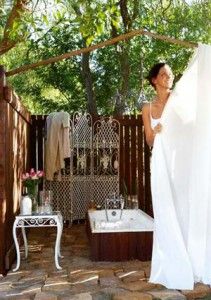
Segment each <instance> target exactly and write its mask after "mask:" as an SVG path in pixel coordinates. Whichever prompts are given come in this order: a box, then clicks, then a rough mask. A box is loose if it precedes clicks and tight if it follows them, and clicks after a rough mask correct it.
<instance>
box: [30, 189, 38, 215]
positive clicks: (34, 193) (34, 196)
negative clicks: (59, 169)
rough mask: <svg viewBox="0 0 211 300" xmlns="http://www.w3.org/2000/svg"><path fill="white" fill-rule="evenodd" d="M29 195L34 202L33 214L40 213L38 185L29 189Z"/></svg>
mask: <svg viewBox="0 0 211 300" xmlns="http://www.w3.org/2000/svg"><path fill="white" fill-rule="evenodd" d="M28 195H29V197H30V198H31V200H32V214H33V213H38V185H37V184H36V185H34V186H30V187H28Z"/></svg>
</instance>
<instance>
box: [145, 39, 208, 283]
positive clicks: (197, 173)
mask: <svg viewBox="0 0 211 300" xmlns="http://www.w3.org/2000/svg"><path fill="white" fill-rule="evenodd" d="M161 124H162V126H163V127H162V132H161V133H160V134H157V135H156V137H155V141H154V147H153V151H152V162H151V188H152V198H153V209H154V221H155V222H154V226H155V229H154V236H153V240H154V241H153V255H152V267H151V275H150V281H151V282H154V283H160V284H163V285H164V286H166V287H167V288H171V289H193V287H194V282H203V283H205V284H211V46H208V45H202V44H200V45H199V47H198V48H197V49H196V50H195V52H194V55H193V57H192V59H191V61H190V63H189V65H188V67H187V69H186V71H185V72H184V74H183V76H182V77H181V79H180V80H179V82H178V83H177V84H176V87H175V89H174V90H173V92H172V94H171V96H170V98H169V100H168V102H167V104H166V107H165V108H164V111H163V114H162V117H161Z"/></svg>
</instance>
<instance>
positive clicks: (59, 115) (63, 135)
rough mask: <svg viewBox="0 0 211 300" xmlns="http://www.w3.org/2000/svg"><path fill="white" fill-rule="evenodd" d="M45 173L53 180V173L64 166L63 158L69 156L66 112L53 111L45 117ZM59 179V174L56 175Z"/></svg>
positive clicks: (68, 118)
mask: <svg viewBox="0 0 211 300" xmlns="http://www.w3.org/2000/svg"><path fill="white" fill-rule="evenodd" d="M46 131H47V132H46V143H45V173H46V179H47V180H53V178H54V173H55V172H59V174H60V170H61V169H63V168H64V167H65V165H64V159H65V158H68V157H70V155H71V153H70V151H71V149H70V116H69V114H68V113H67V112H54V113H51V114H49V116H48V117H47V119H46ZM58 179H60V176H59V177H58Z"/></svg>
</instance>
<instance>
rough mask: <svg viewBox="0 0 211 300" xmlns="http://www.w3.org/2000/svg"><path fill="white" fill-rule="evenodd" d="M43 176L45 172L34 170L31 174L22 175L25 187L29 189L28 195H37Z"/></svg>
mask: <svg viewBox="0 0 211 300" xmlns="http://www.w3.org/2000/svg"><path fill="white" fill-rule="evenodd" d="M43 176H44V172H43V171H39V170H38V171H35V170H34V169H33V168H32V169H31V170H30V171H29V172H26V173H24V174H22V181H23V185H24V186H25V187H27V191H28V194H30V195H33V196H35V195H36V193H37V187H38V184H39V182H40V181H41V178H42V177H43Z"/></svg>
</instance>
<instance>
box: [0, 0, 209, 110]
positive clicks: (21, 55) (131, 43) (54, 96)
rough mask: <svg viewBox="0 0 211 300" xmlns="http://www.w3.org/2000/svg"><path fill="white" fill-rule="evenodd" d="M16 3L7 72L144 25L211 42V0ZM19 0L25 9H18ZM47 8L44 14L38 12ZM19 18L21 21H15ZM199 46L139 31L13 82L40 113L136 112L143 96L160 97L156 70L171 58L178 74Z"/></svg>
mask: <svg viewBox="0 0 211 300" xmlns="http://www.w3.org/2000/svg"><path fill="white" fill-rule="evenodd" d="M8 3H9V2H7V1H4V8H5V9H4V11H3V10H1V12H0V17H2V18H0V30H1V31H0V34H1V36H0V51H1V49H3V48H2V45H3V44H4V43H5V39H6V38H9V41H10V42H9V44H10V47H9V48H8V49H7V50H4V52H0V53H1V54H2V56H1V58H0V63H1V64H3V65H5V66H6V68H7V70H10V69H14V68H16V67H18V66H20V65H24V64H28V63H31V62H36V61H39V60H43V59H46V58H50V57H52V56H56V55H60V54H63V53H67V52H70V51H72V50H75V49H79V48H82V47H84V46H86V45H91V44H93V43H98V42H101V41H104V40H106V39H109V38H112V37H115V36H117V35H119V34H122V33H126V32H129V31H131V30H134V29H140V28H144V29H146V30H148V31H151V32H155V33H158V34H163V35H166V36H170V37H174V38H177V39H181V40H187V41H193V42H197V43H198V42H201V43H211V25H210V24H211V2H210V1H209V0H207V1H193V2H192V4H187V3H186V2H185V1H181V0H174V1H173V0H161V1H154V0H151V1H147V0H139V1H138V0H118V1H117V0H108V1H104V0H92V1H90V0H78V1H75V0H63V1H58V0H57V1H55V2H54V1H53V0H46V2H44V0H43V1H41V0H40V1H37V2H36V5H34V2H33V1H32V2H31V1H23V0H22V1H19V0H17V1H14V2H13V1H10V4H11V5H10V9H9V6H8ZM18 3H19V4H20V3H21V4H22V10H20V9H19V10H16V14H14V15H13V14H12V11H14V8H15V7H16V5H17V4H18ZM6 4H7V5H6ZM12 5H13V6H12ZM50 5H51V9H50V10H49V7H50ZM40 7H41V8H43V9H42V13H41V15H40V14H38V13H37V11H39V8H40ZM17 11H18V14H17ZM11 16H13V22H11V24H13V25H12V27H8V24H9V23H10V22H8V20H9V18H11ZM11 19H12V18H11ZM14 24H15V25H14ZM7 28H10V29H11V31H10V30H9V29H7ZM6 33H7V35H5V34H6ZM5 49H6V48H5ZM192 52H193V50H192V49H188V48H184V47H181V46H179V45H173V44H170V43H167V42H164V41H160V40H155V39H152V38H149V37H147V36H139V37H135V38H133V39H130V40H126V41H122V42H119V43H118V44H115V45H113V46H109V47H106V48H102V49H99V50H97V51H93V52H92V53H89V54H88V55H81V56H75V57H73V58H71V59H66V60H63V61H60V62H58V63H52V64H50V65H49V66H47V67H42V68H37V69H35V70H33V71H31V72H27V73H24V74H22V75H17V76H14V77H11V78H9V81H10V82H11V84H12V85H13V86H14V87H15V89H16V91H17V93H18V94H19V95H20V96H21V97H22V99H23V101H24V103H25V104H26V105H27V106H28V107H29V109H30V111H31V112H33V113H41V114H44V113H49V112H51V111H53V110H66V111H70V112H73V111H75V110H89V111H90V112H91V113H93V112H94V113H96V112H97V113H99V114H112V113H114V112H115V113H120V114H121V113H124V112H131V113H133V112H135V111H137V110H138V109H139V105H140V103H139V102H140V100H143V97H140V96H143V95H144V96H145V97H146V98H147V99H150V98H151V97H152V93H153V91H152V89H151V88H150V87H149V85H148V84H147V82H146V80H145V77H146V75H147V72H148V70H149V68H150V67H151V66H152V65H153V64H154V63H155V62H157V61H160V60H162V61H163V60H165V61H167V62H168V63H169V64H170V65H171V66H172V69H173V71H174V73H175V75H176V79H178V78H179V77H180V76H181V74H182V73H183V71H184V68H185V67H186V65H187V62H188V60H189V57H190V55H191V54H192Z"/></svg>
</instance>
